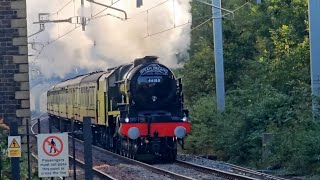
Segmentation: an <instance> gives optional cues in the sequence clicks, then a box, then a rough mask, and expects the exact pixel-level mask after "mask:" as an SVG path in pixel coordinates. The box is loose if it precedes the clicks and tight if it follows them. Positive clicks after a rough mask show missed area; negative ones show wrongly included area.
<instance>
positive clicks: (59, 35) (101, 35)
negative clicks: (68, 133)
mask: <svg viewBox="0 0 320 180" xmlns="http://www.w3.org/2000/svg"><path fill="white" fill-rule="evenodd" d="M96 1H97V2H99V3H103V4H106V5H111V4H113V3H114V4H113V5H112V6H113V7H116V8H118V9H121V10H123V11H125V12H126V13H127V17H128V18H127V19H124V18H125V16H124V13H123V12H120V11H116V10H113V9H107V10H105V11H102V10H104V9H105V7H103V6H100V5H96V4H92V3H90V2H88V1H85V3H84V8H81V0H50V1H44V0H28V3H27V20H28V35H29V36H30V37H29V38H28V42H29V55H30V56H29V64H30V81H31V84H33V86H31V100H30V102H31V110H34V108H35V101H36V100H39V98H40V101H41V106H42V111H45V109H46V107H45V106H44V104H45V103H46V99H45V93H46V91H47V90H48V89H49V88H50V87H51V86H52V85H54V83H56V81H53V79H55V80H56V79H57V78H58V79H64V78H67V77H68V76H69V75H70V74H72V75H77V74H81V73H83V72H92V71H97V70H106V69H107V68H111V67H114V66H117V65H121V64H125V63H130V62H132V61H133V60H134V59H135V58H140V57H144V56H146V55H155V56H158V57H159V61H160V62H161V63H163V64H165V65H167V66H169V67H170V68H175V67H180V66H182V64H178V59H177V57H188V53H187V51H188V49H189V46H190V26H191V23H190V22H191V13H190V10H191V5H190V0H144V1H143V6H141V7H136V1H135V0H96ZM101 11H102V12H101ZM99 12H101V13H100V14H98V13H99ZM39 13H47V14H46V15H42V16H41V18H42V19H43V20H49V21H55V20H68V19H70V18H71V20H72V23H70V22H63V23H45V24H44V27H45V30H44V31H42V32H40V33H38V34H35V33H36V32H38V31H39V29H40V25H39V24H34V22H38V21H39ZM77 16H78V17H79V16H82V17H86V19H87V25H86V27H85V31H82V27H81V26H80V27H78V26H79V25H78V24H76V23H74V22H76V19H77V18H76V17H77ZM33 34H35V35H33ZM31 35H32V36H31ZM32 81H34V82H37V83H32Z"/></svg>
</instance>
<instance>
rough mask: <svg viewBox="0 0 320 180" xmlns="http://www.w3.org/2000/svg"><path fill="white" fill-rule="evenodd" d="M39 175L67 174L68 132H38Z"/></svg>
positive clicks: (58, 175)
mask: <svg viewBox="0 0 320 180" xmlns="http://www.w3.org/2000/svg"><path fill="white" fill-rule="evenodd" d="M37 137H38V172H39V177H66V176H69V174H68V173H69V156H68V155H69V150H68V134H66V133H62V134H39V135H37Z"/></svg>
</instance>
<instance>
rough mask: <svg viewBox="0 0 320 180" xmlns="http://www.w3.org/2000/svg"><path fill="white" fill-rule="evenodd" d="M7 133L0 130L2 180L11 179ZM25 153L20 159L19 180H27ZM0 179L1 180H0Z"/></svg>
mask: <svg viewBox="0 0 320 180" xmlns="http://www.w3.org/2000/svg"><path fill="white" fill-rule="evenodd" d="M7 149H8V132H7V131H6V130H3V129H1V128H0V150H1V152H2V179H3V180H9V179H12V177H11V161H10V158H8V151H7ZM26 159H27V157H26V154H25V153H22V157H21V158H20V179H27V177H28V164H27V161H26ZM2 179H1V180H2Z"/></svg>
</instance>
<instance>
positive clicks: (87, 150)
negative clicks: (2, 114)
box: [0, 117, 93, 180]
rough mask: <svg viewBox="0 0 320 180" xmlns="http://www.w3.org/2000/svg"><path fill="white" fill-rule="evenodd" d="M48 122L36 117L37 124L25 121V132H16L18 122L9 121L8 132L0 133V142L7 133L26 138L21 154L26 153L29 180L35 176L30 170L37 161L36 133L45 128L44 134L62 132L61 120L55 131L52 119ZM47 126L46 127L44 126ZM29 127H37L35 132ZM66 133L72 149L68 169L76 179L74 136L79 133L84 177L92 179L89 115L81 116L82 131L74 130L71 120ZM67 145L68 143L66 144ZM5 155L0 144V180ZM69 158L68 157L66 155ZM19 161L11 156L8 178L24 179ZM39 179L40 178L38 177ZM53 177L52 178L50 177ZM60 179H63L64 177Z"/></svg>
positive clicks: (14, 179)
mask: <svg viewBox="0 0 320 180" xmlns="http://www.w3.org/2000/svg"><path fill="white" fill-rule="evenodd" d="M48 121H49V123H48V125H44V124H43V123H42V121H41V120H40V118H37V119H36V121H35V122H36V123H37V126H35V123H34V124H33V125H32V126H30V123H29V122H28V121H27V123H26V133H25V134H19V133H18V123H17V122H11V123H10V132H9V134H8V133H7V134H0V135H1V136H2V139H1V137H0V140H1V142H3V139H4V138H6V136H7V135H10V136H21V139H26V144H25V145H26V152H23V151H22V154H26V155H27V156H26V160H27V179H29V180H31V179H33V178H35V177H32V174H34V173H35V172H32V171H33V169H32V167H33V164H35V163H37V160H36V155H35V154H36V150H35V149H34V147H37V135H40V134H42V133H44V132H45V129H47V130H48V132H45V133H46V134H47V133H49V134H51V133H62V132H61V129H62V128H61V120H59V122H60V123H59V125H58V127H59V129H60V131H58V132H57V131H55V132H53V130H54V129H55V127H54V124H53V121H52V119H50V118H49V119H48ZM45 126H47V127H45ZM31 128H37V129H36V131H37V133H35V132H34V131H33V130H32V129H31ZM65 133H68V135H69V137H70V136H71V143H72V146H71V150H72V159H71V161H72V167H69V170H70V169H72V170H73V179H74V180H76V179H77V171H76V165H77V162H76V158H75V154H76V148H75V137H76V136H77V135H81V136H82V137H83V139H84V154H85V156H84V157H85V168H84V170H85V179H88V180H90V179H93V175H92V174H93V173H92V148H91V145H92V129H91V118H90V117H84V118H83V133H81V132H77V131H75V128H74V121H72V122H71V131H70V132H65ZM68 146H69V144H68ZM4 156H5V154H3V149H1V146H0V180H2V179H3V178H4V177H3V170H4V167H3V157H4ZM68 158H69V157H68ZM20 161H21V158H19V157H12V158H11V177H10V179H12V180H20V179H24V178H22V177H21V176H20V175H21V174H20V173H21V171H20V165H21V164H20ZM39 179H41V178H39ZM51 179H54V178H51ZM61 179H65V178H64V177H63V178H62V177H61Z"/></svg>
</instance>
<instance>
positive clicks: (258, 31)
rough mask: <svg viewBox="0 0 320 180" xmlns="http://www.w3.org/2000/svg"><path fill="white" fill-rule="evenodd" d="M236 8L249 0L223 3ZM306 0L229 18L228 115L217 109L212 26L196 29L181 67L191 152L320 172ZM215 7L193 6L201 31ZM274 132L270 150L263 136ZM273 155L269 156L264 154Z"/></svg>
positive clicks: (279, 0)
mask: <svg viewBox="0 0 320 180" xmlns="http://www.w3.org/2000/svg"><path fill="white" fill-rule="evenodd" d="M223 3H224V4H223V7H224V8H227V9H236V8H237V7H239V6H240V5H241V4H243V3H245V1H239V0H228V1H223ZM307 10H308V8H307V1H306V0H285V1H283V0H266V1H263V3H262V4H261V5H255V4H249V5H246V6H244V7H242V8H241V9H239V10H237V11H236V12H235V18H234V19H223V38H224V39H223V40H224V62H225V63H224V65H225V86H226V105H227V106H226V110H225V112H223V113H221V114H220V113H218V112H217V111H216V102H215V98H214V97H215V76H214V56H213V52H214V50H213V37H212V23H208V24H205V25H203V26H202V27H200V28H198V29H197V30H194V31H192V38H191V40H192V43H191V44H192V45H191V49H190V60H189V61H187V62H186V63H185V65H184V67H183V68H182V69H181V70H179V73H181V75H182V76H183V80H184V94H185V95H186V99H187V101H186V102H187V104H188V106H189V109H190V111H191V120H192V134H191V135H190V136H189V137H188V139H187V143H186V144H187V145H188V150H189V151H190V152H193V153H198V154H215V155H217V156H218V158H220V159H223V160H227V161H231V162H235V163H238V164H243V165H251V166H255V167H257V168H271V167H272V168H275V167H280V168H282V169H285V170H286V171H290V172H296V173H298V174H317V173H320V169H319V167H320V166H319V165H320V162H319V157H320V148H319V146H318V144H319V143H320V138H319V137H318V136H317V133H318V132H319V130H320V129H319V128H320V125H319V124H318V123H316V122H315V121H314V119H313V116H312V111H311V102H312V97H311V89H310V68H309V66H310V58H309V39H308V31H307V29H308V21H307V20H308V18H307ZM210 12H211V8H208V7H207V6H205V5H203V4H199V3H197V2H195V1H193V2H192V15H193V26H196V25H198V24H200V22H198V19H197V17H201V16H205V15H207V14H210ZM264 133H271V134H273V137H274V138H273V139H272V143H271V144H268V145H267V146H266V147H263V145H262V135H263V134H264ZM263 148H267V150H268V151H270V154H269V155H268V158H267V159H262V156H261V154H262V152H263V151H264V150H266V149H263Z"/></svg>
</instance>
